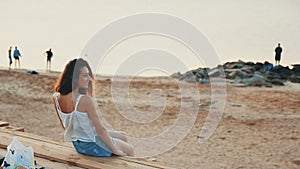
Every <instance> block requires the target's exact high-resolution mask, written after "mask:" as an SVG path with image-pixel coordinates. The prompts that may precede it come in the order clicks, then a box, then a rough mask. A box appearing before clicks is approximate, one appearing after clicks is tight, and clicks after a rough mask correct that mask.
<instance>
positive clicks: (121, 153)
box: [113, 150, 127, 156]
mask: <svg viewBox="0 0 300 169" xmlns="http://www.w3.org/2000/svg"><path fill="white" fill-rule="evenodd" d="M113 153H114V154H115V155H118V156H126V155H127V154H126V153H124V152H123V151H122V150H116V151H115V152H113Z"/></svg>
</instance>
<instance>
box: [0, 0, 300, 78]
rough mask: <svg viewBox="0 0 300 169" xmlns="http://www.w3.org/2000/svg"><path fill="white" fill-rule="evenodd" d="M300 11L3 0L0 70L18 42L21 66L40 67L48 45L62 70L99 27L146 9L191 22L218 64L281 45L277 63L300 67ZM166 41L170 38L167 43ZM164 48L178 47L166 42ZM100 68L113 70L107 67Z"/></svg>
mask: <svg viewBox="0 0 300 169" xmlns="http://www.w3.org/2000/svg"><path fill="white" fill-rule="evenodd" d="M299 9H300V1H298V0H224V1H204V0H190V1H186V0H165V1H157V0H126V1H123V0H118V1H117V0H106V1H104V0H88V1H86V0H64V1H61V0H43V1H37V0H26V1H22V0H1V1H0V23H1V28H0V67H1V68H7V67H8V57H7V56H8V55H7V51H8V48H9V46H13V47H14V46H18V48H19V49H20V52H21V54H22V55H23V57H22V60H21V64H22V67H23V68H27V69H35V70H44V69H45V60H46V56H45V55H43V53H44V52H45V51H46V50H48V49H49V48H52V50H53V52H54V58H53V61H52V67H53V69H54V70H58V71H62V69H63V67H64V65H65V64H66V63H67V62H68V61H69V60H70V59H72V58H75V57H78V56H79V54H80V53H81V51H82V49H83V48H84V46H85V44H86V43H87V42H88V40H89V39H90V38H91V37H93V35H94V34H95V33H97V32H98V31H99V30H101V29H102V28H103V27H105V26H106V25H108V24H110V23H112V22H113V21H116V20H118V19H120V18H124V17H126V16H130V15H133V14H139V13H145V12H151V13H164V14H168V15H172V16H176V17H178V18H181V19H183V20H185V21H186V22H188V23H190V24H192V25H194V26H195V27H196V28H197V29H198V30H199V31H201V32H202V33H203V34H204V35H205V36H206V37H207V38H208V39H209V41H210V42H211V44H212V45H213V46H214V48H215V50H216V52H217V54H218V56H219V59H220V62H221V63H225V62H226V61H236V60H238V59H242V60H244V61H254V62H256V61H259V62H263V61H266V60H267V61H270V62H274V48H275V47H276V46H277V43H281V45H282V47H283V56H282V61H281V63H282V64H283V65H285V66H288V65H290V64H293V63H298V64H300V59H299V56H298V55H299V52H300V48H299V46H300V44H299V39H300V31H299V30H300V12H299V11H300V10H299ZM147 38H149V37H146V39H147ZM152 41H155V38H154V40H152ZM161 41H164V40H161ZM143 42H145V40H144V41H143V40H140V39H136V42H135V41H134V40H132V41H131V42H130V45H135V44H137V46H138V43H142V44H144V43H143ZM170 43H175V42H171V40H169V44H170ZM154 44H156V45H157V43H155V42H153V43H149V44H148V43H145V44H144V47H145V48H151V47H152V46H151V45H154ZM130 45H129V46H130ZM139 45H140V44H139ZM147 45H150V46H147ZM174 45H176V44H174ZM156 47H157V46H156ZM162 48H165V46H162ZM166 48H167V47H166ZM176 48H177V47H176ZM129 49H131V47H126V45H125V46H123V49H120V51H118V52H117V51H115V55H117V56H120V55H122V51H126V50H129ZM131 50H137V49H134V48H132V49H131ZM167 50H168V51H170V52H176V50H175V49H174V51H172V47H170V48H168V49H167ZM112 52H114V51H112ZM128 53H134V51H130V52H128ZM182 53H184V54H185V53H186V54H187V55H188V51H187V52H183V50H182V51H181V52H180V51H179V52H178V54H177V55H180V56H178V57H179V58H180V59H182V60H184V62H186V63H187V64H188V67H189V68H190V69H193V68H197V67H200V66H203V65H200V64H199V63H197V62H194V61H193V60H189V59H188V58H189V57H188V56H182ZM120 57H121V56H120ZM112 58H113V56H112ZM115 59H117V60H111V61H110V62H107V63H108V64H109V65H108V66H109V67H113V66H116V65H118V64H119V62H120V61H119V62H118V58H117V57H115ZM119 60H122V59H121V58H120V59H119ZM114 64H116V65H114ZM178 71H182V72H184V71H187V70H178ZM100 73H103V74H110V73H111V72H110V70H109V68H107V69H106V68H105V69H104V70H103V72H100Z"/></svg>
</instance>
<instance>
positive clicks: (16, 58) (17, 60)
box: [14, 46, 21, 69]
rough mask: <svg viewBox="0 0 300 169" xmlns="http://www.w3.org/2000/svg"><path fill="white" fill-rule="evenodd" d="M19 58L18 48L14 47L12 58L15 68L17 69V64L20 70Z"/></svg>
mask: <svg viewBox="0 0 300 169" xmlns="http://www.w3.org/2000/svg"><path fill="white" fill-rule="evenodd" d="M20 57H21V53H20V51H19V49H18V47H17V46H16V47H15V50H14V58H15V68H17V62H18V64H19V69H20V67H21V66H20Z"/></svg>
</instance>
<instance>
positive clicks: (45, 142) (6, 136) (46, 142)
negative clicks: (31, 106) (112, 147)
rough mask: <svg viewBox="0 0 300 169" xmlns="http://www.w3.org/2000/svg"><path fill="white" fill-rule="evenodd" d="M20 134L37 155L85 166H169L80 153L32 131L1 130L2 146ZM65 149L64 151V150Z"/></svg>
mask: <svg viewBox="0 0 300 169" xmlns="http://www.w3.org/2000/svg"><path fill="white" fill-rule="evenodd" d="M14 136H18V138H19V139H20V141H21V142H22V143H23V144H24V145H26V146H32V147H33V148H34V151H35V156H38V157H42V158H46V159H50V160H54V161H58V162H62V163H67V164H70V165H75V166H79V167H84V168H116V169H117V168H125V169H126V168H169V167H167V166H161V165H157V164H152V163H149V162H144V161H138V160H133V161H130V160H129V161H128V159H124V157H121V158H120V157H111V158H99V157H91V156H85V155H81V154H78V153H77V152H76V151H75V149H74V148H73V146H72V145H71V144H69V143H68V144H67V143H65V142H58V141H55V140H52V139H49V138H47V137H41V136H37V135H33V134H30V133H22V132H17V131H9V130H0V138H1V140H0V147H2V148H6V147H7V145H8V144H10V142H11V140H12V138H13V137H14ZM62 150H63V151H62Z"/></svg>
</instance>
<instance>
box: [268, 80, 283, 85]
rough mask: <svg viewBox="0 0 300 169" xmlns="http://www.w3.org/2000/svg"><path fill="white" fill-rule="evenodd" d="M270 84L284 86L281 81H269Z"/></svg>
mask: <svg viewBox="0 0 300 169" xmlns="http://www.w3.org/2000/svg"><path fill="white" fill-rule="evenodd" d="M270 83H271V84H273V85H277V86H284V83H283V81H282V80H280V79H271V80H270Z"/></svg>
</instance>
